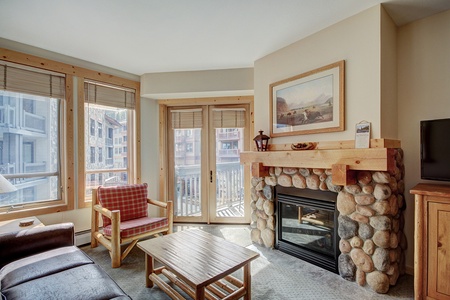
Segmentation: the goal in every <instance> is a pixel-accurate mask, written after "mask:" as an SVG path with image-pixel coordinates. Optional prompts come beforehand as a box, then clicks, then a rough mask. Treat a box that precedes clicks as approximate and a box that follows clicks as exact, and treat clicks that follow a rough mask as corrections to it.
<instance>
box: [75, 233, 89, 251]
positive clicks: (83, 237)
mask: <svg viewBox="0 0 450 300" xmlns="http://www.w3.org/2000/svg"><path fill="white" fill-rule="evenodd" d="M90 243H91V231H90V230H85V231H80V232H76V233H75V246H77V247H79V246H83V245H86V244H90Z"/></svg>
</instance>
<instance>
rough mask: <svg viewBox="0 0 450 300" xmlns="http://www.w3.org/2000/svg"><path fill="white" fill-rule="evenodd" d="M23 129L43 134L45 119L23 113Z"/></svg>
mask: <svg viewBox="0 0 450 300" xmlns="http://www.w3.org/2000/svg"><path fill="white" fill-rule="evenodd" d="M23 117H24V124H23V125H24V126H23V127H24V128H25V129H27V130H30V131H34V132H39V133H45V117H43V116H39V115H35V114H30V113H29V112H26V111H24V112H23Z"/></svg>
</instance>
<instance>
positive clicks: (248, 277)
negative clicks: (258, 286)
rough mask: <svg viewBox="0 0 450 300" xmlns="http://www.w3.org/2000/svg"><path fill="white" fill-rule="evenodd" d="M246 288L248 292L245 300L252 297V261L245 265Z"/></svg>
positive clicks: (249, 299)
mask: <svg viewBox="0 0 450 300" xmlns="http://www.w3.org/2000/svg"><path fill="white" fill-rule="evenodd" d="M244 288H245V290H246V293H245V295H244V300H251V299H252V274H251V270H250V262H248V263H247V264H246V265H245V266H244Z"/></svg>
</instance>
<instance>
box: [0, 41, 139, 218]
mask: <svg viewBox="0 0 450 300" xmlns="http://www.w3.org/2000/svg"><path fill="white" fill-rule="evenodd" d="M0 57H1V59H2V60H4V61H8V62H12V63H17V64H21V65H25V66H30V67H35V68H39V69H43V70H48V71H54V72H58V73H62V74H65V75H66V88H65V94H66V99H65V100H66V124H65V128H64V129H65V131H64V132H65V141H66V142H65V145H64V146H65V156H64V158H63V159H62V161H61V174H63V175H62V177H63V176H64V177H65V178H64V181H65V183H64V184H63V191H62V199H63V201H62V202H63V203H61V204H58V205H52V206H48V207H35V208H33V209H26V210H17V211H11V212H9V213H7V214H0V216H1V218H2V219H4V220H10V219H16V218H24V217H29V216H34V215H42V214H50V213H56V212H61V211H67V210H72V209H74V208H75V207H77V208H84V207H90V206H91V203H90V201H85V199H84V197H77V198H78V200H77V201H75V195H76V193H78V195H84V189H85V180H86V179H85V172H84V159H85V157H84V134H80V133H83V132H84V81H85V80H95V81H98V82H104V83H107V84H112V85H117V86H121V87H124V88H129V89H134V90H135V91H136V93H135V94H136V102H135V117H134V128H133V129H132V130H130V134H131V135H132V136H134V140H135V142H134V145H133V147H134V149H135V151H133V152H134V153H132V154H131V157H129V159H128V163H130V162H133V173H134V174H133V176H134V179H135V180H134V181H135V182H137V183H140V182H141V151H140V149H141V128H140V124H141V116H140V108H141V107H140V97H139V93H140V82H139V81H134V80H130V79H126V78H122V77H118V76H114V75H111V74H107V73H103V72H98V71H95V70H90V69H87V68H83V67H78V66H75V65H70V64H66V63H61V62H58V61H54V60H50V59H46V58H42V57H39V56H34V55H30V54H26V53H22V52H17V51H13V50H10V49H6V48H0ZM74 78H76V81H77V85H76V86H75V85H74ZM74 89H76V90H77V99H74ZM75 107H76V110H77V112H78V114H77V117H76V118H75V116H74V110H75ZM75 126H76V130H77V132H78V137H79V139H77V141H75ZM76 144H77V145H78V156H77V157H75V152H74V150H73V149H74V147H75V145H76ZM80 149H83V150H82V151H80ZM75 160H77V161H78V169H77V172H75ZM80 165H81V166H80ZM75 176H77V178H78V185H77V186H75ZM80 179H81V180H80ZM76 204H77V206H76Z"/></svg>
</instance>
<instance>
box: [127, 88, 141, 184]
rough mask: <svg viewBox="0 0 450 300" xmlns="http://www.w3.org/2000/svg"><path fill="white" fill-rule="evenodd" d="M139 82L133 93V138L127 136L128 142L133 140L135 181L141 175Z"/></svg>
mask: <svg viewBox="0 0 450 300" xmlns="http://www.w3.org/2000/svg"><path fill="white" fill-rule="evenodd" d="M140 90H141V88H140V82H137V86H136V93H135V101H136V102H135V108H134V117H135V120H134V126H133V129H134V133H135V134H134V135H132V136H133V137H134V138H133V139H130V138H128V142H129V143H131V141H133V143H134V145H133V147H132V149H133V151H132V154H133V156H134V160H133V162H134V174H135V182H136V183H141V182H142V175H141V163H142V161H141V160H142V154H141V147H142V144H141V97H140Z"/></svg>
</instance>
